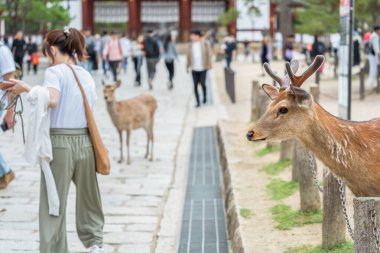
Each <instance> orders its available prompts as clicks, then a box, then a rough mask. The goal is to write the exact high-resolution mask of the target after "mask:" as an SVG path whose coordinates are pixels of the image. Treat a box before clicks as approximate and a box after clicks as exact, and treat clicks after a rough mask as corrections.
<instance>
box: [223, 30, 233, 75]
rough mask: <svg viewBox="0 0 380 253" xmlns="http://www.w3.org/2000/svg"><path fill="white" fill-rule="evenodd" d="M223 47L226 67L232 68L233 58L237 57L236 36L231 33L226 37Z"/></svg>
mask: <svg viewBox="0 0 380 253" xmlns="http://www.w3.org/2000/svg"><path fill="white" fill-rule="evenodd" d="M222 48H223V50H224V55H225V57H224V59H225V61H226V67H227V68H229V69H230V68H231V62H232V60H233V59H235V58H236V48H237V46H236V41H235V38H234V37H233V36H232V35H229V36H227V37H226V38H224V44H223V46H222Z"/></svg>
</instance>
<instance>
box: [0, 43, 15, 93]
mask: <svg viewBox="0 0 380 253" xmlns="http://www.w3.org/2000/svg"><path fill="white" fill-rule="evenodd" d="M15 70H16V67H15V63H14V61H13V55H12V53H11V50H9V48H8V47H7V46H5V45H3V44H1V42H0V81H3V80H4V79H3V77H4V75H6V74H8V73H10V72H13V71H15ZM3 94H4V91H2V90H0V98H1V97H2V96H3Z"/></svg>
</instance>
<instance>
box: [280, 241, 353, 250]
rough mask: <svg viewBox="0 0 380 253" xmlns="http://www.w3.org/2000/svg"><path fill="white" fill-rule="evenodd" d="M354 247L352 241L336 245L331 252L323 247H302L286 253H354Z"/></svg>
mask: <svg viewBox="0 0 380 253" xmlns="http://www.w3.org/2000/svg"><path fill="white" fill-rule="evenodd" d="M353 252H354V245H353V243H352V242H351V241H347V242H344V243H342V244H338V245H336V246H335V247H334V248H332V249H330V250H324V249H322V246H320V245H319V246H311V245H304V246H300V247H294V248H288V249H287V250H286V251H285V252H284V253H353Z"/></svg>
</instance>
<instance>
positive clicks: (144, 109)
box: [103, 81, 157, 164]
mask: <svg viewBox="0 0 380 253" xmlns="http://www.w3.org/2000/svg"><path fill="white" fill-rule="evenodd" d="M120 84H121V81H116V83H115V84H114V85H105V83H104V82H103V85H104V89H103V93H104V99H105V100H106V104H107V111H108V113H109V114H110V116H111V120H112V123H113V124H114V125H115V127H116V129H117V131H118V133H119V138H120V159H119V161H118V162H119V163H121V162H123V161H124V156H123V131H126V132H127V163H128V164H131V159H130V154H129V144H130V138H131V132H132V130H134V129H138V128H143V129H144V130H145V131H146V133H147V139H148V141H147V142H148V143H147V147H146V154H145V158H148V157H149V146H151V147H150V157H149V160H150V161H152V160H153V126H154V113H155V112H156V109H157V101H156V99H155V98H154V97H153V96H151V95H141V96H138V97H135V98H131V99H127V100H122V101H116V99H115V90H116V89H117V88H119V87H120Z"/></svg>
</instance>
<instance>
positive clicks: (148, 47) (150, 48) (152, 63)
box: [143, 30, 160, 90]
mask: <svg viewBox="0 0 380 253" xmlns="http://www.w3.org/2000/svg"><path fill="white" fill-rule="evenodd" d="M153 36H154V32H153V31H151V30H149V31H148V32H147V36H146V37H145V38H144V41H143V44H144V51H145V57H146V62H147V67H148V84H149V89H150V90H151V89H153V79H154V76H155V75H156V65H157V63H158V61H159V58H160V48H159V46H158V42H157V40H156V39H155V38H153Z"/></svg>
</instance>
